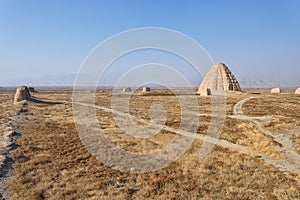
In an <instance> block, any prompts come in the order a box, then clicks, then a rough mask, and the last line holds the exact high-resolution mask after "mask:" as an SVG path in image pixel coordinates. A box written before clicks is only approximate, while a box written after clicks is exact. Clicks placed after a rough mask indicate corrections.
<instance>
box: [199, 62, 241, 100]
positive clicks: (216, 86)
mask: <svg viewBox="0 0 300 200" xmlns="http://www.w3.org/2000/svg"><path fill="white" fill-rule="evenodd" d="M217 91H241V87H240V84H239V82H238V81H237V80H236V78H235V77H234V75H233V74H232V73H231V71H230V70H229V68H228V67H227V66H226V65H225V64H224V63H220V62H219V63H217V64H215V65H214V66H212V68H211V69H210V70H209V72H208V73H207V75H206V76H205V78H204V79H203V81H202V83H201V84H200V86H199V89H198V92H197V94H200V95H201V96H208V95H214V94H216V92H217Z"/></svg>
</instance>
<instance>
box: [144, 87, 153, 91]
mask: <svg viewBox="0 0 300 200" xmlns="http://www.w3.org/2000/svg"><path fill="white" fill-rule="evenodd" d="M150 91H151V89H150V88H149V87H143V92H150Z"/></svg>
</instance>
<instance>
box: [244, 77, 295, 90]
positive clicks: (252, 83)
mask: <svg viewBox="0 0 300 200" xmlns="http://www.w3.org/2000/svg"><path fill="white" fill-rule="evenodd" d="M239 83H240V85H241V87H243V88H272V87H281V88H289V87H299V86H300V81H289V82H280V81H265V80H260V79H255V78H242V79H241V80H239Z"/></svg>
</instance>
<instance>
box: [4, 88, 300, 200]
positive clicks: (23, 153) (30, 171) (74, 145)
mask: <svg viewBox="0 0 300 200" xmlns="http://www.w3.org/2000/svg"><path fill="white" fill-rule="evenodd" d="M35 95H36V97H38V98H39V99H43V100H45V99H46V100H47V101H63V100H68V101H69V100H70V99H71V96H70V95H71V93H70V92H56V91H41V92H40V93H38V94H35ZM246 96H250V95H249V94H243V96H241V97H239V96H238V95H237V96H234V97H230V98H229V99H228V102H229V104H228V105H227V113H228V114H232V107H233V105H234V104H235V103H236V102H237V101H239V100H241V99H243V98H244V97H246ZM166 97H167V98H166ZM168 97H169V96H155V97H152V98H151V96H137V97H135V99H133V100H132V102H131V103H132V106H133V107H136V108H141V110H132V111H131V114H132V115H135V116H138V117H141V118H144V119H149V116H148V113H147V112H145V111H146V110H144V109H145V108H147V107H148V105H149V104H151V103H153V102H152V101H151V99H154V101H155V102H158V101H164V102H167V101H168ZM270 98H271V99H272V98H273V97H270ZM292 98H294V97H292ZM292 98H291V99H292ZM285 99H286V98H284V99H280V100H279V101H280V102H284V101H285ZM199 101H201V102H202V103H203V105H204V106H203V107H201V108H200V109H201V112H203V113H209V110H210V109H209V101H208V98H201V99H200V100H199ZM256 101H259V103H260V107H258V106H257V107H255V108H256V109H254V107H253V104H254V103H255V104H257V102H256ZM287 101H288V102H291V101H295V103H296V104H299V101H298V100H297V99H294V100H291V101H290V100H289V99H288V100H287ZM144 102H146V103H144ZM270 103H272V104H273V105H275V104H276V101H271V100H270V99H266V98H264V99H263V100H251V101H250V102H249V103H246V104H245V106H246V108H245V109H244V112H245V113H246V114H247V115H251V116H256V115H266V114H270V113H272V111H268V109H273V108H271V106H270ZM97 104H99V105H106V106H109V104H110V101H109V94H107V93H104V94H103V93H101V94H99V95H97ZM144 106H145V107H144ZM165 106H166V110H167V111H168V112H169V113H168V118H167V123H168V126H172V127H174V128H176V127H178V122H176V120H177V118H178V115H177V114H176V113H177V111H176V110H174V112H172V109H173V108H176V101H174V102H173V103H166V105H165ZM170 109H171V110H170ZM257 109H258V110H257ZM28 112H29V113H30V114H32V115H33V116H34V118H33V119H32V120H31V121H29V122H28V124H29V125H28V126H24V127H22V137H20V138H19V139H18V141H17V142H18V144H19V147H18V148H17V149H16V150H15V151H14V153H13V159H14V165H13V167H14V170H13V175H12V176H11V177H10V179H9V192H10V194H11V195H12V199H299V198H300V192H299V191H300V187H299V182H298V181H297V176H299V174H295V173H290V172H281V171H280V170H278V169H276V168H274V167H273V166H271V165H270V164H267V163H265V162H264V161H263V160H261V159H260V158H258V157H257V156H254V155H248V154H243V153H239V152H233V151H231V150H229V149H226V148H223V147H220V146H215V147H214V149H213V151H212V152H211V153H210V154H209V155H208V156H207V157H205V158H204V159H200V158H199V157H198V153H199V149H200V147H201V142H200V141H194V142H193V144H192V145H191V146H190V148H189V149H188V151H187V152H186V153H185V154H184V155H183V156H182V157H181V158H180V159H178V160H177V161H175V162H174V163H172V164H171V165H169V166H167V167H166V168H164V169H161V170H158V171H155V172H149V173H144V174H130V173H123V172H120V171H117V170H114V169H111V168H109V167H106V166H105V165H103V164H101V162H100V161H98V160H97V159H95V158H93V157H92V156H91V155H90V153H89V152H88V151H87V150H86V149H85V147H84V146H83V145H82V143H81V141H80V139H79V137H78V135H77V131H76V129H75V126H74V122H73V118H72V107H71V104H69V103H64V104H53V105H46V104H37V103H29V111H28ZM291 112H292V111H291ZM293 112H294V114H288V112H286V111H285V110H284V109H282V110H281V109H280V110H279V111H278V113H276V114H273V116H277V115H280V116H285V117H290V118H294V117H296V119H297V120H298V121H297V122H296V123H299V118H297V110H296V111H295V110H294V111H293ZM97 116H98V119H99V123H100V124H101V125H102V126H103V127H104V128H105V131H106V134H107V136H108V137H109V138H110V139H111V140H112V141H113V142H114V143H115V144H116V145H118V146H119V147H120V148H124V149H127V150H130V151H141V150H143V151H144V152H149V151H151V150H153V149H159V148H161V147H162V146H163V145H164V144H165V143H166V142H168V141H169V139H170V138H172V137H173V136H174V134H173V133H170V132H166V131H161V132H160V133H159V134H157V135H156V136H155V137H153V138H151V139H149V140H148V141H146V142H145V141H144V142H143V141H142V139H134V140H133V139H132V138H131V137H128V136H126V134H124V132H122V131H121V130H120V129H118V127H117V125H116V124H115V123H114V120H113V119H112V118H111V117H112V116H111V114H110V113H105V112H103V111H97ZM209 122H210V118H209V117H201V118H200V119H199V128H198V133H201V134H206V131H207V127H208V123H209ZM278 123H281V122H278ZM288 127H290V126H288ZM163 138H164V139H163ZM221 138H222V139H226V140H228V141H230V142H232V143H237V144H242V145H246V146H249V147H252V148H254V149H256V150H257V151H258V152H261V153H264V154H267V155H271V156H274V157H276V156H278V152H276V151H275V150H274V151H271V150H272V149H275V148H274V147H275V143H274V142H273V141H272V140H271V139H270V138H268V137H266V136H264V135H263V134H262V133H260V132H259V130H257V128H255V126H254V125H253V123H251V122H248V121H243V120H236V119H231V118H226V122H225V126H224V128H223V133H222V135H221ZM297 141H298V140H296V139H295V143H296V148H297V144H298V142H297Z"/></svg>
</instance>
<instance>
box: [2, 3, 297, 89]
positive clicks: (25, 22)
mask: <svg viewBox="0 0 300 200" xmlns="http://www.w3.org/2000/svg"><path fill="white" fill-rule="evenodd" d="M299 8H300V1H296V0H295V1H293V0H290V1H283V0H282V1H279V0H273V1H267V0H266V1H254V0H253V1H238V0H237V1H221V0H220V1H208V0H207V1H171V0H164V1H163V0H160V1H159V0H152V1H146V0H123V1H113V0H112V1H83V0H82V1H76V0H75V1H67V0H62V1H56V0H51V1H50V0H48V1H38V0H36V1H32V0H26V1H21V0H19V1H15V0H0V69H1V73H0V85H8V84H12V83H14V84H21V83H22V81H23V80H24V79H25V80H26V79H28V80H31V79H39V78H42V77H45V76H49V75H53V76H64V75H68V74H74V73H76V72H77V70H78V68H79V67H80V65H81V63H82V62H83V60H84V59H85V58H86V56H87V55H88V53H89V52H90V51H91V50H92V49H93V48H94V47H95V46H96V45H97V44H99V43H100V42H102V41H103V40H105V39H106V38H108V37H110V36H111V35H114V34H117V33H119V32H122V31H125V30H128V29H132V28H139V27H163V28H169V29H174V30H176V31H179V32H182V33H184V34H186V35H188V36H190V37H191V38H193V39H195V40H196V41H197V42H198V43H200V44H201V45H202V46H203V47H204V48H205V49H206V50H207V51H208V53H209V54H210V55H211V57H212V58H213V60H214V61H216V62H218V61H221V62H224V63H226V64H227V65H228V66H229V67H230V68H231V70H232V71H233V72H234V74H235V75H236V76H237V78H238V79H239V78H240V79H242V78H250V77H251V78H256V79H263V80H269V81H279V80H280V81H284V82H293V83H295V82H296V84H300V82H299V74H300V66H299V65H300V64H299V63H300V37H299V36H300V12H299ZM18 80H19V82H18ZM29 84H30V83H29Z"/></svg>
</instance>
